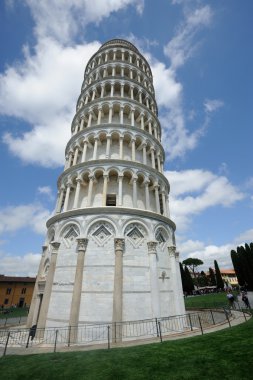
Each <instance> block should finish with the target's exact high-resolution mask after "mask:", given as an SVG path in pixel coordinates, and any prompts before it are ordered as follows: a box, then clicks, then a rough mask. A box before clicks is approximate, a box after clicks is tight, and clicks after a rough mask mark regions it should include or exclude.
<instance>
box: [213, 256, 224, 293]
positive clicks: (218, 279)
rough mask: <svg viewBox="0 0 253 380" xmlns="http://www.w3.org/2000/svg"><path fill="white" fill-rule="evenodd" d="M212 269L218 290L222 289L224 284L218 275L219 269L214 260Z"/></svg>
mask: <svg viewBox="0 0 253 380" xmlns="http://www.w3.org/2000/svg"><path fill="white" fill-rule="evenodd" d="M214 269H215V277H216V284H217V288H218V289H224V282H223V280H222V277H221V274H220V268H219V265H218V263H217V261H216V260H214Z"/></svg>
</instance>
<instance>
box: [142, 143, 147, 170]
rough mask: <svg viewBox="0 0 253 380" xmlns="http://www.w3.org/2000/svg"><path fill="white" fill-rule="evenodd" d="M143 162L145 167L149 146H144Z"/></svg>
mask: <svg viewBox="0 0 253 380" xmlns="http://www.w3.org/2000/svg"><path fill="white" fill-rule="evenodd" d="M142 162H143V164H144V165H146V164H147V144H146V143H144V144H143V145H142Z"/></svg>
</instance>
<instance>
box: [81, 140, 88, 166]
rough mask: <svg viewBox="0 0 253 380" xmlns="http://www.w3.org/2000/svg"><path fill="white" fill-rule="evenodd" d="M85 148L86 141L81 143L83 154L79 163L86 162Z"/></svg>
mask: <svg viewBox="0 0 253 380" xmlns="http://www.w3.org/2000/svg"><path fill="white" fill-rule="evenodd" d="M87 146H88V141H84V143H83V154H82V159H81V162H85V160H86V154H87Z"/></svg>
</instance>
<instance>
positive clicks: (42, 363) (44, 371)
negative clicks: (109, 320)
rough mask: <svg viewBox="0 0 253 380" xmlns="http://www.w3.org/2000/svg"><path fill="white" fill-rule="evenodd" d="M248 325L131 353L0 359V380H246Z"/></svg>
mask: <svg viewBox="0 0 253 380" xmlns="http://www.w3.org/2000/svg"><path fill="white" fill-rule="evenodd" d="M252 337H253V320H250V321H248V322H246V323H244V324H242V325H239V326H236V327H233V328H230V329H229V328H228V329H226V330H223V331H219V332H215V333H211V334H206V335H204V336H196V337H194V338H187V339H182V340H177V341H170V342H163V343H156V344H150V345H144V346H137V347H127V348H117V349H111V350H97V351H89V352H71V353H56V354H53V353H51V354H41V355H29V356H6V357H3V358H1V359H0V371H1V372H0V373H1V380H7V379H8V380H19V379H22V380H28V379H30V378H31V379H33V380H40V379H41V380H42V379H43V380H49V379H50V380H52V379H53V380H66V379H73V380H109V379H111V380H117V379H118V380H124V379H129V380H135V379H143V380H150V379H152V380H155V379H164V380H165V379H166V380H168V379H169V380H171V379H180V380H183V379H194V380H196V379H208V380H210V379H216V380H219V379H230V380H231V379H233V380H235V379H238V380H239V379H240V380H244V379H252V373H253V360H252V355H253V338H252Z"/></svg>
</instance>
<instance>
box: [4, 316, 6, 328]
mask: <svg viewBox="0 0 253 380" xmlns="http://www.w3.org/2000/svg"><path fill="white" fill-rule="evenodd" d="M6 325H7V317H6V318H5V322H4V327H5V326H6Z"/></svg>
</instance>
